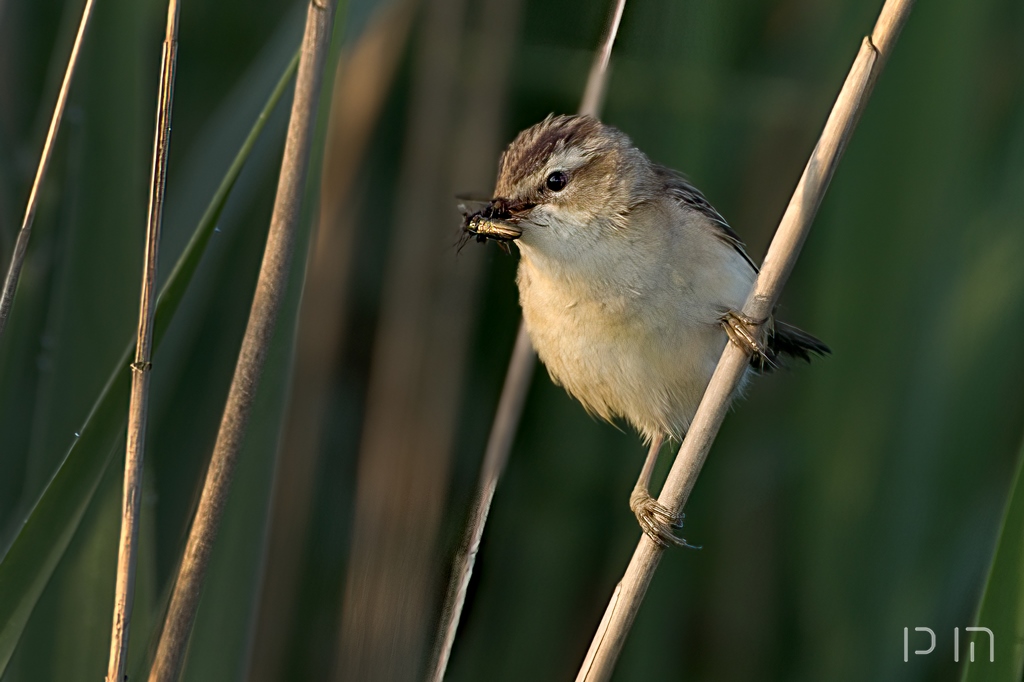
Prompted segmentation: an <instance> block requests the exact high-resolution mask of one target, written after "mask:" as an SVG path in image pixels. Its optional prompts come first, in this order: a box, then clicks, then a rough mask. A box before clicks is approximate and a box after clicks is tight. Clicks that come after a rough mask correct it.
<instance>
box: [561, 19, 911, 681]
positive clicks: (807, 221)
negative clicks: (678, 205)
mask: <svg viewBox="0 0 1024 682" xmlns="http://www.w3.org/2000/svg"><path fill="white" fill-rule="evenodd" d="M912 5H913V0H886V2H885V5H884V6H883V7H882V11H881V14H880V15H879V17H878V21H877V22H876V24H875V28H874V31H873V32H872V33H871V35H870V36H868V37H865V38H864V41H863V43H862V44H861V47H860V51H859V52H858V54H857V58H856V59H855V60H854V62H853V66H852V67H851V69H850V73H849V75H848V76H847V77H846V82H845V83H844V84H843V88H842V90H841V91H840V92H839V97H838V98H837V99H836V103H835V105H834V106H833V108H832V113H831V114H829V117H828V120H827V121H826V122H825V129H824V130H823V131H822V133H821V137H820V139H819V140H818V144H817V145H816V146H815V148H814V151H813V152H812V153H811V158H810V160H809V161H808V162H807V166H806V167H805V168H804V172H803V175H802V176H801V177H800V181H799V182H798V183H797V186H796V190H795V191H794V192H793V197H792V198H791V199H790V201H789V206H788V207H787V208H786V212H785V214H783V216H782V221H781V222H780V224H779V229H778V231H777V232H776V233H775V237H774V239H772V243H771V245H770V246H769V247H768V254H767V255H766V256H765V259H764V263H763V265H762V266H761V272H760V274H759V275H758V277H757V281H756V282H755V283H754V288H753V290H752V291H751V292H750V294H749V296H748V297H747V301H746V303H745V305H744V306H743V314H744V316H745V317H747V318H748V319H750V320H757V321H761V324H758V325H756V327H757V329H755V330H754V331H755V332H757V331H758V330H759V329H760V327H761V326H762V325H763V324H764V321H767V320H768V318H769V317H770V316H771V314H772V311H773V310H774V308H775V304H776V303H777V302H778V300H779V295H780V294H781V293H782V287H783V285H784V284H785V283H786V280H787V279H788V278H789V275H790V273H791V272H792V270H793V266H794V265H795V264H796V259H797V256H798V255H799V254H800V248H801V246H803V243H804V239H805V238H806V237H807V233H808V232H809V231H810V227H811V222H812V220H813V219H814V215H815V213H817V211H818V206H819V205H820V204H821V200H822V197H823V196H824V194H825V190H826V189H827V188H828V184H829V181H830V180H831V179H832V174H833V173H834V172H835V169H836V167H837V166H838V165H839V160H840V158H841V157H842V154H843V151H844V150H845V149H846V144H847V142H848V141H849V139H850V136H851V135H852V134H853V129H854V128H855V127H856V125H857V121H858V119H859V118H860V114H861V112H862V111H863V110H864V107H865V105H866V104H867V100H868V97H869V96H870V95H871V90H872V88H873V87H874V84H875V80H876V79H877V78H878V74H879V72H880V71H881V70H882V66H883V65H884V64H885V61H886V59H887V58H888V57H889V55H890V54H891V52H892V47H893V44H894V43H895V42H896V39H897V37H898V36H899V33H900V30H901V29H902V28H903V25H904V24H905V23H906V20H907V17H908V16H909V14H910V8H911V6H912ZM748 366H749V357H748V355H747V351H746V350H744V349H742V348H740V347H739V346H738V345H736V344H733V343H729V344H727V345H726V347H725V350H724V351H723V352H722V357H721V359H720V360H719V362H718V367H717V368H716V369H715V373H714V375H713V376H712V377H711V382H710V384H708V388H707V390H706V391H705V392H704V397H703V399H702V400H701V403H700V406H699V407H698V409H697V414H696V415H695V416H694V419H693V423H692V424H691V425H690V430H689V431H688V432H687V434H686V438H684V439H683V443H682V445H681V446H680V448H679V453H678V454H677V455H676V459H675V461H674V462H673V464H672V469H671V470H670V472H669V475H668V478H667V479H666V480H665V485H664V487H663V488H662V491H661V495H660V496H659V497H658V502H660V503H661V504H662V505H664V506H666V507H668V508H669V509H672V510H674V511H679V512H681V511H682V509H683V507H684V506H685V505H686V500H687V498H689V496H690V491H691V490H693V486H694V484H695V483H696V481H697V476H698V475H699V474H700V470H701V467H702V466H703V465H704V460H705V459H706V458H707V455H708V451H709V450H710V449H711V445H712V443H713V442H714V439H715V436H716V435H717V434H718V429H719V427H720V426H721V425H722V421H723V419H724V418H725V414H726V412H727V411H728V409H729V404H730V401H731V399H732V396H733V394H734V393H735V390H736V387H737V386H738V385H739V382H740V380H741V378H742V377H743V374H744V373H745V372H746V371H747V367H748ZM662 551H663V548H662V547H660V546H659V545H658V544H657V543H655V542H654V541H653V540H651V539H650V538H649V537H648V536H647V535H642V536H641V537H640V542H639V544H638V545H637V548H636V550H635V552H634V554H633V558H632V560H631V561H630V563H629V567H628V568H627V569H626V573H625V575H624V576H623V578H622V580H621V581H620V582H619V584H618V585H617V586H616V587H615V590H614V591H613V592H612V596H611V600H610V601H609V603H608V607H607V609H606V610H605V614H604V617H603V618H602V619H601V623H600V625H598V628H597V633H596V634H595V635H594V639H593V642H592V643H591V645H590V650H589V651H588V652H587V656H586V658H585V659H584V661H583V665H582V667H581V668H580V671H579V675H578V676H577V678H576V682H605V681H606V680H609V679H611V676H612V671H613V670H614V667H615V662H616V660H617V659H618V656H619V653H620V652H621V651H622V646H623V644H624V642H625V640H626V636H627V635H628V633H629V629H630V627H631V626H632V624H633V620H634V618H635V617H636V614H637V611H638V610H639V608H640V603H641V602H642V601H643V598H644V594H645V593H646V592H647V587H648V585H650V582H651V579H652V577H653V576H654V571H655V570H656V569H657V567H658V562H659V561H660V559H661V555H662Z"/></svg>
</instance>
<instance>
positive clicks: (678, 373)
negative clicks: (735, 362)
mask: <svg viewBox="0 0 1024 682" xmlns="http://www.w3.org/2000/svg"><path fill="white" fill-rule="evenodd" d="M464 229H465V230H466V232H467V233H469V234H472V235H476V237H477V238H478V239H479V240H487V239H491V240H497V241H499V242H509V241H514V242H515V244H516V246H518V248H519V251H520V261H519V274H518V277H517V281H518V284H519V302H520V305H521V306H522V308H523V319H524V321H525V324H526V329H527V331H528V332H529V334H530V340H531V341H532V342H533V346H534V348H535V349H536V350H537V354H538V355H539V357H540V359H541V361H542V362H543V363H544V365H545V366H546V367H547V369H548V372H549V373H550V374H551V378H552V379H553V380H554V381H555V383H556V384H559V385H561V386H564V387H565V389H566V390H567V391H568V392H569V393H570V395H572V396H573V397H575V398H576V399H577V400H579V401H580V402H581V403H583V406H584V408H586V409H587V411H588V412H590V413H592V414H595V415H597V416H599V417H601V418H603V419H606V420H609V421H611V420H613V419H615V418H617V417H621V418H624V419H625V420H626V421H628V422H629V423H630V424H632V425H633V426H634V427H635V428H636V429H637V431H639V432H640V434H641V435H642V436H643V438H644V440H645V441H646V442H647V443H649V444H650V450H649V452H648V456H647V461H646V462H645V464H644V467H643V470H642V473H641V474H640V479H639V480H638V481H637V485H636V488H635V489H634V491H633V494H632V496H631V497H630V507H631V508H632V510H633V512H634V514H636V517H637V520H638V521H639V522H640V526H641V528H642V529H643V531H644V532H645V533H647V534H648V535H649V536H650V537H651V538H652V539H654V541H655V542H657V543H659V544H661V545H663V546H665V545H668V544H677V545H684V546H689V545H688V544H687V542H686V541H685V540H683V539H682V538H679V537H677V536H676V535H675V533H674V532H673V528H681V527H682V515H681V514H680V515H676V514H674V513H672V512H671V511H670V510H669V509H666V508H665V507H663V506H662V505H660V504H658V503H657V501H655V500H654V499H653V498H652V497H651V495H650V493H649V491H648V486H649V484H650V477H651V473H652V471H653V469H654V464H655V462H656V461H657V455H658V450H659V449H660V447H661V444H662V442H663V441H664V440H665V439H675V440H682V438H683V436H684V435H685V434H686V431H687V429H688V428H689V426H690V422H691V420H692V419H693V416H694V413H695V412H696V410H697V405H698V404H699V402H700V399H701V396H703V394H704V389H705V388H706V387H707V385H708V382H709V381H710V380H711V375H712V373H713V372H714V370H715V366H716V365H717V363H718V359H719V357H721V354H722V350H723V349H724V348H725V344H726V343H727V342H728V340H729V339H730V338H732V339H733V340H734V341H736V342H737V343H740V344H742V345H744V346H746V347H747V348H749V350H750V351H751V353H752V361H751V370H750V371H748V373H747V377H749V375H750V374H751V373H752V372H754V371H757V370H764V369H770V368H772V367H774V366H775V365H776V363H777V362H778V360H779V358H780V356H783V355H787V356H792V357H798V358H801V359H803V360H809V359H810V354H812V353H815V354H818V355H823V354H826V353H828V352H829V349H828V347H827V346H825V344H823V343H822V342H821V341H819V340H818V339H816V338H814V337H813V336H811V335H810V334H807V333H805V332H803V331H801V330H799V329H797V328H796V327H792V326H790V325H787V324H784V323H782V322H778V321H773V322H772V323H771V324H768V325H766V328H767V330H768V331H767V334H766V338H764V339H757V338H755V337H754V335H753V334H752V333H750V331H749V329H750V321H749V320H745V319H744V318H743V317H742V316H741V315H740V314H739V313H738V312H737V311H739V310H741V309H742V306H743V304H744V302H745V300H746V297H747V294H748V293H749V292H750V290H751V287H752V285H753V283H754V279H755V277H756V275H757V267H756V266H755V265H754V263H753V261H751V260H750V257H749V256H747V254H746V252H745V251H744V250H743V242H742V241H741V240H740V238H739V236H738V235H737V234H736V233H735V232H734V231H733V230H732V228H730V227H729V225H728V223H726V222H725V219H724V218H722V216H721V215H720V214H719V213H718V211H716V210H715V209H714V208H712V206H711V204H709V203H708V201H707V200H706V199H705V198H704V196H703V195H702V194H701V193H700V192H699V191H698V190H697V189H696V188H695V187H694V186H693V185H691V184H690V183H689V182H688V181H687V180H686V178H684V177H683V176H682V175H680V174H679V173H676V172H675V171H672V170H670V169H668V168H665V167H664V166H659V165H657V164H655V163H652V162H651V161H650V159H648V158H647V156H646V155H644V153H643V152H641V151H640V150H639V149H637V148H636V147H635V146H634V145H633V143H632V141H631V140H630V139H629V138H628V137H627V136H626V135H625V134H623V133H622V132H620V131H619V130H617V129H615V128H613V127H611V126H607V125H604V124H603V123H601V122H600V121H598V120H596V119H594V118H590V117H587V116H549V117H548V118H546V119H545V120H544V121H542V122H541V123H538V124H537V125H535V126H533V127H532V128H529V129H527V130H525V131H523V132H521V133H520V134H519V135H518V136H517V137H516V139H515V140H514V141H513V142H512V144H511V145H509V147H508V149H507V150H506V151H505V153H504V154H503V155H502V157H501V161H500V164H499V175H498V183H497V186H496V188H495V192H494V198H493V199H492V200H491V201H490V203H489V204H488V206H487V207H486V208H484V209H483V210H482V211H479V212H477V213H474V214H472V215H468V216H467V217H466V221H465V224H464ZM747 377H745V378H744V382H745V381H746V379H747Z"/></svg>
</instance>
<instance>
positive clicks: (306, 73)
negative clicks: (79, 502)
mask: <svg viewBox="0 0 1024 682" xmlns="http://www.w3.org/2000/svg"><path fill="white" fill-rule="evenodd" d="M336 4H337V0H311V2H310V3H309V7H308V10H307V14H306V29H305V33H304V34H303V38H302V48H301V51H300V54H301V56H300V59H299V72H298V75H297V77H296V82H295V98H294V100H293V101H292V110H291V118H290V120H289V123H288V135H287V138H286V140H285V147H284V158H283V159H282V161H281V175H280V178H279V180H278V185H277V196H276V197H275V200H274V210H273V214H272V216H271V219H270V232H269V234H268V235H267V246H266V250H265V251H264V253H263V262H262V264H261V266H260V274H259V279H258V280H257V283H256V293H255V295H254V296H253V302H252V309H251V311H250V313H249V321H248V323H247V325H246V329H245V336H244V337H243V339H242V347H241V350H240V351H239V354H238V362H237V364H236V366H235V374H234V377H233V378H232V380H231V388H230V389H229V391H228V399H227V404H226V406H225V408H224V415H223V417H222V418H221V424H220V429H219V431H218V433H217V441H216V443H215V444H214V448H213V455H212V456H211V458H210V465H209V468H208V469H207V472H206V480H205V482H204V484H203V491H202V494H201V496H200V499H199V506H198V508H197V510H196V515H195V519H194V520H193V522H192V528H191V530H190V531H189V537H188V542H187V544H186V546H185V554H184V557H183V558H182V561H181V565H180V567H179V569H178V575H177V577H176V580H175V583H174V591H173V593H172V595H171V601H170V605H169V607H168V610H167V616H166V618H165V620H164V625H163V630H162V632H161V633H160V642H159V644H158V645H157V651H156V657H155V659H154V662H153V668H152V669H151V670H150V673H149V680H150V682H176V680H177V679H178V678H179V677H180V675H181V670H182V668H183V666H184V662H185V653H186V650H187V647H188V640H189V636H190V635H191V632H192V627H193V625H194V623H195V616H196V611H197V609H198V607H199V597H200V595H201V593H202V589H203V582H204V581H205V578H206V571H207V568H208V566H209V561H210V555H211V553H212V551H213V545H214V543H215V541H216V538H217V531H218V530H219V528H220V522H221V519H222V517H223V515H224V510H225V506H226V504H227V499H228V494H229V492H230V489H231V482H232V479H233V478H234V472H235V467H236V464H237V462H238V454H239V452H240V451H241V448H242V444H243V442H244V440H245V434H246V430H247V426H248V423H249V417H250V416H251V414H252V406H253V403H254V401H255V399H256V393H257V389H258V388H259V383H260V378H261V377H262V375H263V369H264V365H265V363H266V357H267V352H268V350H269V348H270V344H271V341H272V340H273V336H274V328H275V326H276V323H277V317H278V313H279V311H280V309H281V304H282V302H283V300H284V297H285V294H286V289H287V285H288V275H289V271H290V269H291V265H292V260H293V251H294V246H295V236H296V233H297V231H298V226H299V218H300V215H301V210H302V199H303V195H304V193H305V188H306V174H307V171H308V166H309V155H310V145H311V142H312V138H313V132H314V131H313V128H314V124H315V123H316V113H317V107H318V104H319V99H320V86H321V81H322V79H323V70H324V62H325V61H326V58H327V52H328V50H329V48H330V42H331V30H332V26H333V25H334V9H335V6H336Z"/></svg>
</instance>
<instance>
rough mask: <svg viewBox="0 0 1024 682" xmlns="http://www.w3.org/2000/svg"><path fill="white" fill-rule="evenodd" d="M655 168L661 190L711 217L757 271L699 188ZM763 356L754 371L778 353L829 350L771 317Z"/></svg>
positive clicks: (805, 356)
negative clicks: (659, 178)
mask: <svg viewBox="0 0 1024 682" xmlns="http://www.w3.org/2000/svg"><path fill="white" fill-rule="evenodd" d="M655 171H656V172H657V173H658V175H659V177H661V178H662V181H663V182H664V183H665V190H666V191H667V192H668V194H669V195H670V196H671V197H672V198H674V199H675V200H676V201H678V202H680V203H681V204H684V205H686V206H687V207H689V208H691V209H692V210H694V211H697V212H699V213H701V214H703V215H704V216H706V217H707V218H709V219H710V220H711V223H712V225H713V226H714V227H715V228H716V232H715V234H716V235H717V236H718V237H719V238H720V239H721V240H722V241H724V242H725V243H727V244H728V245H729V246H731V247H732V248H734V249H736V251H737V252H738V253H739V254H740V255H741V256H743V260H745V261H747V263H749V264H750V267H752V268H753V269H754V272H758V269H757V265H755V264H754V261H752V260H750V256H748V255H747V252H746V250H745V249H744V247H743V240H742V239H740V236H739V235H738V234H736V231H735V230H733V229H732V228H731V227H729V223H727V222H725V218H723V217H722V214H721V213H719V212H718V211H716V210H715V207H714V206H712V205H711V203H710V202H708V200H707V199H706V198H704V195H703V194H701V192H700V190H699V189H697V188H696V187H694V186H693V185H691V184H690V182H689V180H687V179H686V177H685V176H684V175H682V174H681V173H678V172H676V171H674V170H672V169H671V168H666V167H665V166H655ZM765 345H766V351H767V353H766V355H764V356H759V355H755V356H754V357H752V358H751V360H750V364H751V365H752V366H753V367H754V368H755V369H757V370H760V371H762V372H763V371H769V370H771V369H772V368H773V367H775V366H776V365H777V360H779V359H780V358H781V356H789V357H792V358H799V359H801V360H805V361H807V362H810V360H811V356H812V355H828V354H829V353H831V350H830V349H829V347H828V346H826V345H825V344H824V343H823V342H822V341H821V340H820V339H818V338H816V337H814V336H812V335H811V334H808V333H807V332H805V331H804V330H802V329H799V328H797V327H794V326H793V325H791V324H786V323H785V322H780V321H778V320H775V319H773V320H772V321H771V323H770V324H769V325H768V338H767V343H766V344H765Z"/></svg>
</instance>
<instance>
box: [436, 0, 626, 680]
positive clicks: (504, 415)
mask: <svg viewBox="0 0 1024 682" xmlns="http://www.w3.org/2000/svg"><path fill="white" fill-rule="evenodd" d="M625 7H626V0H616V2H615V6H614V7H613V8H612V15H611V19H610V21H609V24H608V30H607V32H606V33H605V36H604V38H603V39H602V41H601V45H600V47H599V48H598V50H597V53H596V54H595V55H594V61H593V64H592V65H591V68H590V74H589V76H588V78H587V84H586V88H585V90H584V92H583V97H582V100H581V103H580V108H579V113H580V114H582V115H587V116H594V117H597V116H598V114H599V113H600V110H601V105H602V104H603V102H604V95H605V91H606V89H607V85H608V64H609V61H610V60H611V53H612V47H613V46H614V45H615V37H616V36H617V35H618V32H619V24H620V23H621V22H622V13H623V11H624V10H625ZM536 365H537V354H536V353H535V352H534V350H533V345H532V344H531V343H530V337H529V335H528V334H527V333H526V326H525V325H524V324H523V322H522V321H520V323H519V331H518V333H517V334H516V342H515V347H514V348H513V350H512V357H511V359H510V360H509V364H508V371H507V373H506V375H505V383H504V384H503V386H502V389H501V397H500V398H499V399H498V410H497V412H496V413H495V416H494V422H493V424H492V426H491V432H490V435H489V436H488V439H487V447H486V450H485V452H484V461H483V465H482V467H481V470H480V481H479V484H478V488H477V493H476V497H475V498H474V500H473V507H472V510H471V511H470V516H469V524H468V526H467V528H466V533H465V535H464V537H463V541H462V544H461V546H460V548H459V552H458V554H457V555H456V557H455V560H454V561H453V565H452V575H451V579H450V581H449V584H448V591H447V593H446V595H445V601H444V605H443V607H442V610H441V622H440V624H439V625H438V634H437V642H436V644H435V647H434V656H433V659H432V668H431V671H430V674H429V675H428V677H427V679H428V680H430V682H442V680H444V675H445V671H446V670H447V667H448V661H449V659H450V658H451V652H452V646H453V645H454V644H455V635H456V633H457V632H458V629H459V621H460V619H461V617H462V608H463V606H464V605H465V602H466V593H467V592H468V590H469V583H470V581H471V580H472V578H473V568H474V566H475V565H476V556H477V554H478V553H479V551H480V542H481V541H482V539H483V534H484V528H485V527H486V525H487V516H488V514H489V513H490V509H491V503H492V502H493V501H494V492H495V490H496V489H497V487H498V480H499V479H500V478H501V474H502V472H503V471H504V470H505V464H506V462H508V456H509V453H510V452H511V450H512V443H513V441H514V440H515V434H516V431H517V429H518V427H519V419H520V417H521V416H522V412H523V404H524V403H525V402H526V394H527V392H528V390H529V388H530V380H531V378H532V377H533V370H534V368H535V367H536Z"/></svg>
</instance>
